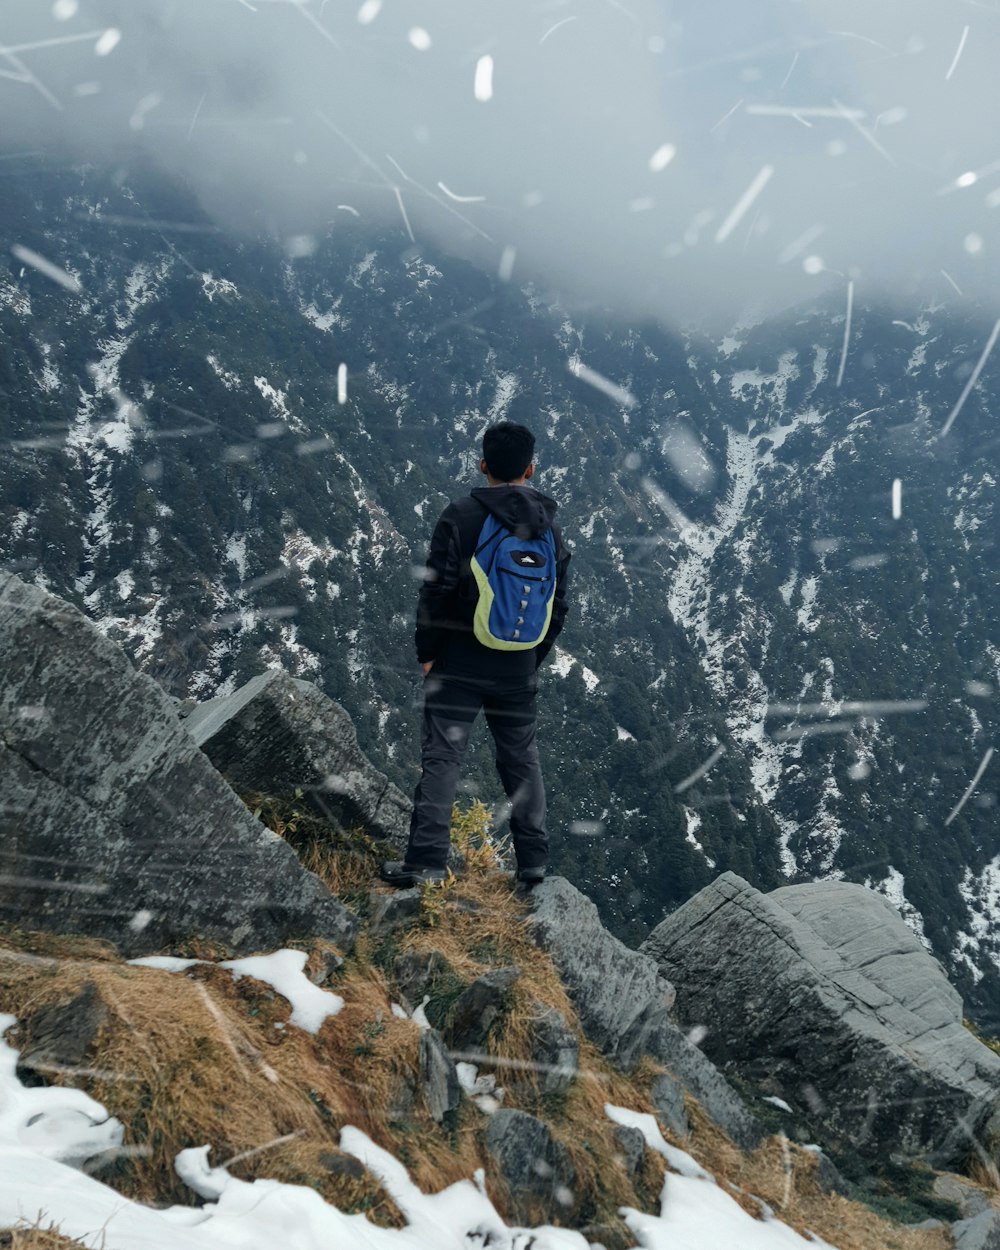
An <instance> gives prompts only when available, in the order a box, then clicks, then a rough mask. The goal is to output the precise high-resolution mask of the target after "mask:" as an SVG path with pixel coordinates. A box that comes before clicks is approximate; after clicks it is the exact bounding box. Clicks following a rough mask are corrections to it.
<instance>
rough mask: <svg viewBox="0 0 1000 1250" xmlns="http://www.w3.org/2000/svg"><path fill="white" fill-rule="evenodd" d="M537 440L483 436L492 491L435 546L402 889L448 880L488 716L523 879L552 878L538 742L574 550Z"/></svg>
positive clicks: (388, 869) (440, 530) (459, 511)
mask: <svg viewBox="0 0 1000 1250" xmlns="http://www.w3.org/2000/svg"><path fill="white" fill-rule="evenodd" d="M534 450H535V436H534V435H533V434H532V433H531V431H530V430H529V429H527V428H526V427H525V426H523V425H515V424H513V423H511V422H507V421H504V422H501V423H500V424H498V425H493V426H490V428H489V429H488V430H487V431H486V433H485V434H484V436H483V456H482V459H481V460H480V462H479V468H480V471H481V472H482V473H484V474H485V475H486V480H487V482H488V483H489V485H488V486H481V487H478V488H477V489H476V490H473V491H472V492H471V494H469V495H466V496H465V497H464V498H462V499H458V500H455V501H454V502H453V503H451V504H449V505H448V507H447V508H446V509H445V510H444V512H443V513H442V515H441V518H440V520H439V521H438V523H437V526H436V527H435V530H434V535H433V537H432V539H431V549H430V555H429V556H428V558H427V566H426V570H425V573H424V581H423V585H422V587H421V590H420V600H419V603H418V606H417V629H416V644H417V660H418V662H419V663H420V665H421V667H422V669H423V671H424V711H423V727H422V738H421V764H422V773H421V777H420V781H419V782H418V784H417V789H416V793H415V794H414V807H413V816H412V819H411V821H410V838H409V844H408V846H407V848H406V858H405V859H404V860H403V861H402V862H401V863H400V862H390V863H386V864H383V865H382V878H383V880H385V881H388V882H389V883H390V884H392V885H398V886H404V887H405V886H412V885H416V884H418V883H420V882H425V881H443V880H444V879H445V878H446V876H447V875H448V869H447V860H448V849H449V847H450V844H451V812H452V806H453V804H454V801H455V787H456V785H457V782H458V773H459V769H460V767H461V764H462V759H463V758H464V756H465V750H466V747H467V746H468V742H469V736H470V734H471V732H472V726H473V724H474V723H475V720H476V717H477V716H478V714H479V711H480V709H482V711H483V712H484V713H485V715H486V723H487V725H488V726H489V729H490V732H491V734H492V735H493V741H494V744H495V746H496V765H497V772H498V773H499V774H500V781H501V782H502V784H503V788H504V792H505V793H506V795H507V798H508V800H509V802H510V805H511V814H510V830H511V835H512V837H513V842H514V855H515V857H516V859H517V879H518V880H519V881H522V882H524V883H525V884H528V885H534V884H537V883H538V882H540V881H542V880H543V879H544V877H545V866H546V863H547V861H548V851H549V842H548V833H547V830H546V824H545V787H544V785H543V782H542V772H541V767H540V765H539V760H538V746H537V744H536V741H535V698H536V694H537V691H538V677H537V670H538V667H539V665H540V664H541V663H542V661H543V660H544V659H545V657H546V656H547V655H548V653H549V651H550V650H551V649H552V645H553V643H554V642H555V639H556V637H557V635H558V634H559V631H560V630H561V629H562V625H563V621H564V619H565V617H566V608H567V599H566V583H567V571H568V566H569V561H570V553H569V551H568V550H567V549H566V547H565V546H564V544H563V541H562V536H561V534H560V531H559V527H558V526H557V525H556V524H555V523H554V521H553V517H554V516H555V512H556V504H555V503H554V501H553V500H551V499H549V498H548V497H547V496H545V495H542V494H539V492H538V491H536V490H535V489H534V487H532V486H531V485H530V484H529V483H530V481H531V478H532V477H533V476H534V473H535V465H534V459H533V457H534Z"/></svg>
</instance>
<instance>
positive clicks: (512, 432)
mask: <svg viewBox="0 0 1000 1250" xmlns="http://www.w3.org/2000/svg"><path fill="white" fill-rule="evenodd" d="M534 455H535V436H534V434H532V432H531V431H530V430H529V429H528V427H527V426H526V425H515V424H514V422H513V421H501V422H499V424H497V425H491V426H490V428H489V429H488V430H487V431H486V433H485V434H484V435H483V459H484V460H485V461H486V467H487V469H489V471H490V476H491V477H494V478H496V480H497V481H498V482H513V481H514V480H515V479H516V478H519V477H521V476H522V474H523V473H524V471H525V469H526V468H527V467H528V465H529V464H531V461H532V459H533V458H534Z"/></svg>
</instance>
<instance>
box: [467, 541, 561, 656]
mask: <svg viewBox="0 0 1000 1250" xmlns="http://www.w3.org/2000/svg"><path fill="white" fill-rule="evenodd" d="M471 568H472V575H473V577H474V578H475V579H476V585H477V586H478V588H479V602H478V603H477V604H476V614H475V616H474V617H473V618H472V629H473V633H474V634H475V635H476V638H477V639H478V640H479V642H481V643H482V644H483V646H484V647H489V648H490V650H492V651H530V650H531V649H532V648H533V647H537V646H538V644H539V643H540V642H541V641H542V639H543V638H544V637H545V635H546V634H547V633H548V632H549V623H550V621H551V620H552V604H553V602H554V599H555V596H553V597H552V598H551V599H549V602H548V604H547V605H546V609H545V628H544V629H543V630H542V632H541V635H540V637H538V638H537V639H536V640H535V641H534V642H513V641H508V640H506V639H504V638H495V637H494V636H493V635H492V634H491V633H490V613H491V612H492V611H493V588H492V587H491V586H490V579H489V578H488V577H487V575H486V572H485V571H484V569H483V567H482V565H481V564H480V563H479V561H478V560H477V559H476V557H475V556H473V557H472V561H471Z"/></svg>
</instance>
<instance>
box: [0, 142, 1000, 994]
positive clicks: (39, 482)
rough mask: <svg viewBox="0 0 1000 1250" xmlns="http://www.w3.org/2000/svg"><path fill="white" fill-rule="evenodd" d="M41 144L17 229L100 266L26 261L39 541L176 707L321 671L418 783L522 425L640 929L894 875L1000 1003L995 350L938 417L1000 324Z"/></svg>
mask: <svg viewBox="0 0 1000 1250" xmlns="http://www.w3.org/2000/svg"><path fill="white" fill-rule="evenodd" d="M15 167H16V169H17V173H18V176H17V177H11V178H10V179H9V185H10V187H11V193H10V195H9V196H7V198H6V199H5V202H4V204H3V206H2V207H0V219H2V221H3V224H4V228H5V235H6V236H7V237H8V239H9V240H10V242H11V243H12V244H16V245H19V246H20V247H21V248H29V249H31V250H32V251H34V252H37V253H39V254H41V255H43V256H45V257H46V258H48V259H49V260H50V261H52V262H53V263H56V264H58V265H59V266H60V267H63V268H64V269H65V270H66V271H67V274H66V276H65V281H64V282H62V283H59V282H54V281H52V279H51V278H49V277H46V276H45V275H44V274H42V273H40V272H38V271H37V270H36V269H34V268H32V266H31V264H30V263H22V260H20V259H18V258H17V257H14V256H11V255H9V254H8V259H7V270H6V271H2V270H0V324H2V327H3V339H2V346H0V371H2V378H0V387H2V393H0V438H2V439H3V440H4V442H5V450H6V454H5V456H4V457H3V460H2V462H0V518H2V530H0V557H2V558H3V560H4V561H5V563H6V564H7V565H8V566H13V567H15V568H18V569H20V570H21V571H22V572H26V573H28V574H29V575H30V576H33V577H35V578H37V579H38V580H39V581H41V582H43V583H44V584H46V585H47V586H49V587H51V588H52V589H54V590H55V591H57V592H58V593H60V594H62V595H66V596H68V597H70V598H72V599H73V600H74V601H75V602H77V603H79V604H80V605H81V606H83V607H84V608H85V610H86V611H87V612H88V614H89V615H90V616H91V617H92V618H93V619H95V620H96V621H98V622H100V624H101V627H102V629H104V630H105V631H106V632H107V633H108V634H109V635H111V636H113V637H115V638H117V639H119V640H120V641H121V642H122V643H123V644H124V645H125V646H126V648H127V649H128V651H129V652H130V654H131V655H132V656H133V658H134V659H135V661H136V663H138V664H139V665H140V666H141V667H143V668H144V669H145V670H146V671H148V672H150V673H152V674H153V675H155V676H156V677H158V678H159V679H160V680H161V681H162V682H163V683H164V684H165V685H166V686H167V687H168V688H169V689H170V690H171V691H172V692H173V693H175V694H177V695H179V696H195V697H198V698H206V697H209V696H210V695H211V694H213V693H217V692H221V691H226V690H231V689H233V688H234V687H235V685H236V683H238V682H239V681H242V680H244V679H245V678H246V677H248V676H249V675H251V674H252V673H254V672H256V671H259V670H260V669H261V668H262V667H263V666H266V665H282V666H284V667H286V668H287V669H289V670H290V671H291V672H293V673H294V674H296V675H302V676H307V677H309V678H311V679H313V680H316V681H318V682H320V684H321V685H322V686H323V688H324V689H325V690H326V691H327V693H329V694H331V695H332V696H333V697H334V698H336V699H338V700H340V701H341V702H342V703H344V704H345V706H346V707H347V708H348V710H349V711H350V712H351V713H352V715H353V716H354V718H355V721H356V723H357V724H358V726H359V733H360V736H361V739H362V742H363V744H364V746H365V747H366V748H367V749H368V750H369V752H370V753H371V754H372V755H373V756H375V757H376V758H379V759H380V761H384V762H385V764H386V766H387V768H388V770H389V771H390V772H391V774H392V776H393V779H394V780H396V781H398V782H400V784H403V785H404V786H405V787H408V786H409V785H411V784H412V781H413V779H414V777H415V764H416V746H415V733H414V722H415V715H414V712H415V706H416V697H417V683H416V679H415V675H414V665H413V663H412V658H411V642H410V630H411V615H412V608H413V600H414V597H415V576H416V575H419V569H420V566H421V563H422V560H423V557H424V550H425V544H426V541H427V538H428V537H429V532H430V528H431V526H432V524H433V521H434V519H435V518H436V515H437V513H438V511H439V509H440V508H441V506H442V505H443V504H444V502H445V501H446V500H447V498H448V497H449V496H450V495H453V494H456V493H459V492H461V491H462V490H464V489H466V488H467V487H468V486H471V485H474V484H475V466H476V464H477V462H478V448H477V441H478V437H479V435H480V434H481V431H482V429H483V428H484V427H485V425H486V424H487V423H488V422H489V421H491V420H495V419H498V418H500V417H503V416H509V417H511V418H512V419H521V420H526V421H527V422H528V423H529V424H533V425H534V427H535V428H536V429H537V431H538V433H539V436H540V438H539V454H538V460H539V467H540V477H539V484H540V487H541V489H543V490H545V491H546V492H548V493H551V494H553V495H554V496H555V497H556V498H557V499H558V500H559V502H560V517H561V519H562V521H563V524H564V526H565V529H566V533H567V538H568V540H569V541H570V543H571V545H572V546H573V548H574V551H575V559H574V568H573V572H574V579H575V580H574V611H573V615H572V617H571V619H570V622H569V624H568V625H567V629H566V632H565V634H564V637H563V639H562V640H561V645H560V649H559V651H558V653H557V655H556V657H555V660H554V663H553V664H552V665H551V666H550V668H549V670H548V674H547V678H546V683H545V689H544V697H543V705H544V706H543V711H542V716H543V730H542V733H543V741H544V750H545V753H546V758H545V766H546V770H547V775H548V778H549V784H550V790H551V807H552V814H553V827H554V830H555V831H556V834H557V840H556V846H555V848H554V857H555V860H556V863H557V864H558V865H559V866H560V869H561V870H562V871H564V872H565V873H566V874H567V875H569V876H570V877H571V878H572V879H574V880H575V881H576V882H577V883H578V884H579V885H580V886H581V888H583V889H585V890H586V891H587V892H588V893H590V894H591V895H592V896H593V897H594V898H595V899H596V900H597V901H599V903H600V905H601V907H602V909H603V911H604V914H605V916H606V917H607V919H608V921H609V922H610V923H613V924H614V925H615V926H616V928H617V929H618V931H619V932H621V933H622V934H623V935H626V936H628V937H630V938H631V939H633V940H635V939H637V938H638V937H641V936H642V935H643V933H644V932H645V930H646V928H647V927H648V926H649V924H651V923H653V922H655V921H656V920H658V919H659V918H660V917H661V915H662V912H663V908H664V906H672V905H675V904H676V903H678V902H680V901H682V900H683V899H684V898H686V897H688V896H689V895H690V894H691V893H693V892H694V890H696V889H697V888H698V887H700V886H701V885H702V884H704V883H705V882H706V881H707V880H708V879H709V878H710V877H711V876H713V875H714V874H715V873H716V872H717V871H721V870H724V869H730V868H731V869H733V870H735V871H737V872H738V873H740V874H741V875H742V876H745V877H747V878H748V879H750V880H752V881H753V882H754V883H755V884H757V885H760V886H763V887H770V886H772V885H775V884H778V883H780V882H781V881H782V880H784V879H787V877H795V876H799V875H803V876H807V877H815V876H824V875H831V874H835V875H842V876H844V877H846V878H848V879H851V880H858V881H862V882H868V883H870V884H871V885H873V886H875V887H876V888H878V889H880V890H882V891H883V892H885V893H886V894H887V895H888V896H889V897H890V898H892V899H893V901H894V902H896V904H897V905H898V906H900V907H901V909H902V910H903V913H904V915H905V916H906V917H907V919H908V920H909V922H910V923H911V925H912V926H913V927H914V928H915V929H916V930H917V931H918V932H919V933H921V934H922V935H923V936H924V938H925V939H926V941H927V942H928V943H929V944H930V945H931V946H932V948H933V950H934V951H935V953H936V954H937V955H938V956H939V957H940V958H942V959H943V960H944V962H945V963H946V964H947V965H948V967H949V970H950V972H951V973H952V975H953V976H955V977H956V978H957V980H958V983H959V984H960V986H961V988H962V990H963V992H964V993H965V994H966V997H967V998H968V999H969V1000H970V1001H971V1002H972V1003H973V1004H975V1006H976V1009H977V1010H978V1011H979V1013H980V1014H981V1015H984V1016H986V1017H992V1016H998V1015H1000V973H998V965H1000V945H998V944H997V943H995V941H994V940H993V939H992V937H991V934H992V932H993V931H994V929H995V927H996V926H995V923H994V920H995V919H996V913H997V910H998V909H1000V861H998V860H997V859H996V858H995V855H996V847H995V846H994V842H995V839H994V838H993V836H992V834H993V831H994V830H995V809H994V808H993V796H992V790H993V789H994V788H995V784H996V783H995V780H993V779H991V778H992V773H991V768H992V769H995V767H996V765H995V764H992V763H991V762H990V760H988V759H987V753H988V751H989V749H990V744H991V742H992V741H993V735H994V732H995V727H996V691H997V682H998V677H1000V671H998V668H1000V626H998V613H997V604H998V592H997V587H996V583H995V578H994V577H993V575H992V570H993V569H994V568H995V566H996V565H995V561H996V549H995V548H996V537H995V535H996V519H995V517H994V515H993V511H994V500H995V482H996V478H997V474H998V473H1000V466H998V463H997V462H998V446H1000V444H998V442H997V439H996V435H995V432H994V431H992V430H991V422H990V417H989V409H990V406H991V397H992V396H994V395H995V394H996V393H997V392H996V384H995V383H994V381H993V380H992V379H993V377H994V373H993V371H992V370H991V367H990V365H989V362H988V361H987V363H986V365H985V366H984V368H983V370H982V373H981V376H980V377H979V378H977V379H976V382H977V385H976V386H975V387H974V388H973V389H972V390H971V391H970V393H969V394H968V396H967V398H966V399H965V402H964V403H963V404H962V406H961V408H960V410H959V411H958V412H957V414H956V415H955V416H954V420H953V421H952V423H951V425H950V427H949V428H948V430H947V432H946V433H945V432H944V427H945V426H946V423H947V422H948V420H949V416H950V414H951V413H952V410H953V409H954V408H955V407H956V406H957V405H958V404H959V401H960V400H961V398H962V396H963V393H964V389H965V388H966V386H967V384H968V383H969V382H970V381H972V380H973V379H972V371H973V369H974V368H975V367H976V365H977V362H978V361H979V359H980V356H981V355H982V353H983V349H984V347H985V346H986V344H987V341H988V338H989V334H990V321H989V319H988V318H985V319H984V318H980V317H977V316H975V315H973V314H972V313H969V314H963V313H960V312H958V311H957V310H956V309H955V308H951V307H948V308H938V309H936V310H914V309H909V310H899V309H889V308H878V307H868V306H865V305H864V302H863V301H862V300H861V299H860V298H859V299H858V300H857V301H856V303H855V306H854V308H853V309H852V310H851V314H852V315H851V320H850V325H849V326H847V325H845V315H846V310H845V308H844V307H843V306H842V305H841V304H840V303H839V302H838V305H837V307H830V306H826V305H823V306H818V307H817V308H816V309H815V310H810V311H804V312H800V313H799V314H797V315H796V316H794V317H788V318H786V319H783V320H781V321H780V322H775V323H769V324H763V325H759V326H755V327H748V328H743V329H739V330H735V331H733V333H732V334H731V335H730V336H729V337H727V338H725V339H723V341H722V342H721V343H718V344H717V343H712V342H707V341H704V340H701V339H698V338H696V337H693V336H692V337H688V338H686V339H685V338H682V337H681V336H678V335H676V334H673V333H670V332H667V331H665V330H663V329H662V328H659V327H656V326H653V325H635V326H624V325H621V324H619V323H616V322H614V321H612V320H609V319H606V318H604V317H602V316H599V315H597V314H596V313H590V314H586V315H584V314H581V313H579V312H575V311H572V310H567V309H566V308H564V307H562V306H561V305H560V304H559V302H558V300H556V299H554V298H553V297H551V296H549V295H548V294H546V293H545V292H542V291H540V290H536V289H533V288H531V287H530V286H527V285H520V284H519V283H518V276H517V273H516V270H515V273H514V275H513V278H512V279H511V280H510V281H503V280H502V279H501V278H497V277H494V276H491V275H487V274H483V273H480V272H479V271H477V270H475V269H473V268H471V267H469V266H468V265H466V264H464V263H462V262H457V261H454V260H452V259H449V258H448V257H446V256H443V255H440V254H435V253H433V252H432V251H431V250H430V249H421V248H420V247H414V246H412V245H410V243H409V240H408V239H406V238H405V237H403V236H402V235H400V236H374V235H371V234H369V233H367V232H366V229H365V225H364V223H363V222H362V221H358V220H356V219H354V218H353V217H351V216H349V215H348V214H343V215H342V216H343V220H338V221H337V222H336V224H335V227H334V228H333V229H332V230H331V233H330V235H329V236H328V237H326V238H323V239H315V240H314V239H306V240H295V241H293V245H290V246H289V247H288V248H287V249H286V250H285V251H284V252H281V251H280V250H276V249H273V248H270V247H268V246H265V245H264V244H258V243H256V242H253V241H250V240H247V239H242V240H239V239H233V238H230V237H227V236H224V235H223V234H221V233H220V232H219V231H218V230H217V229H216V228H215V227H214V226H212V224H211V223H210V222H208V221H206V220H205V218H204V217H203V216H202V214H201V213H200V212H199V211H198V209H197V207H196V206H194V205H192V204H191V203H189V202H187V201H186V200H185V198H184V197H183V195H181V194H180V193H178V192H177V191H176V190H174V189H172V188H167V187H164V186H162V185H160V184H157V183H156V182H155V181H154V180H152V179H151V178H148V177H142V176H138V175H132V176H130V177H128V178H122V177H119V178H117V179H106V178H104V177H103V176H102V175H99V174H97V173H95V172H93V171H91V172H79V171H70V172H66V171H62V172H53V171H45V170H41V169H39V168H36V167H33V166H32V165H31V164H30V163H21V164H17V165H16V166H15ZM23 255H24V253H20V256H22V257H23ZM845 331H848V333H846V334H845ZM897 480H898V482H899V483H900V485H899V486H898V487H896V488H894V485H893V484H894V482H896V481H897ZM896 513H898V515H894V514H896ZM984 760H986V769H985V771H984V772H983V774H982V777H981V778H980V779H979V784H978V786H977V788H976V789H975V790H974V792H972V793H970V795H969V796H968V798H967V799H966V801H965V802H964V803H962V802H961V800H962V799H963V796H964V794H965V791H966V789H967V787H969V785H970V783H971V782H972V781H973V779H974V777H975V774H976V772H977V770H978V769H979V767H980V765H981V764H982V763H983V761H984ZM491 769H492V763H491V760H490V758H489V755H488V752H487V751H486V749H485V745H484V744H480V746H479V748H478V750H477V754H476V756H475V758H474V760H473V761H471V767H470V770H469V773H468V776H469V787H470V790H472V791H473V792H475V793H482V794H485V795H487V796H492V797H496V794H497V786H496V784H495V780H494V779H493V778H492V777H491V775H490V773H491ZM956 809H958V810H956Z"/></svg>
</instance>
